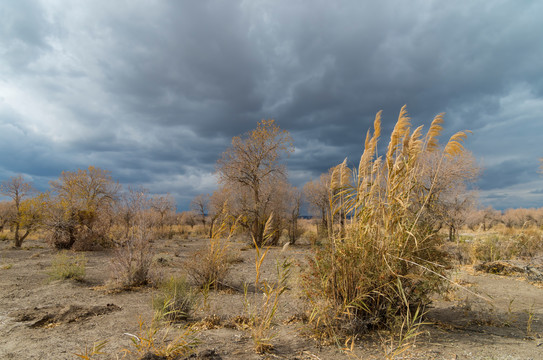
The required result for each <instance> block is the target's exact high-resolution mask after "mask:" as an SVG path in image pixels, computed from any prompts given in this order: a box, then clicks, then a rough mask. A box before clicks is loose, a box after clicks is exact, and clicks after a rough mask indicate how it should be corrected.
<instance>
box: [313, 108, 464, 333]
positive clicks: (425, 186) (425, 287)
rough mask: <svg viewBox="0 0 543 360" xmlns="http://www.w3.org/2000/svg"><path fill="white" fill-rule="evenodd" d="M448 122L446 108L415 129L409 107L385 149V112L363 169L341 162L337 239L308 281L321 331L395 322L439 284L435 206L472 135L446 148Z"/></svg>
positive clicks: (335, 200) (335, 185)
mask: <svg viewBox="0 0 543 360" xmlns="http://www.w3.org/2000/svg"><path fill="white" fill-rule="evenodd" d="M441 123H442V116H441V115H438V116H437V117H436V118H435V119H434V121H433V122H432V124H431V126H430V129H429V131H428V133H427V134H426V136H424V137H423V136H422V130H421V127H419V128H417V129H416V130H415V131H413V132H412V133H411V132H410V120H409V118H408V117H407V114H406V110H405V107H404V108H402V110H401V112H400V117H399V119H398V122H397V124H396V126H395V128H394V130H393V132H392V135H391V139H390V143H389V145H388V148H387V152H386V155H384V157H382V156H379V157H378V156H377V141H378V138H379V136H380V113H378V114H377V117H376V119H375V124H374V133H373V135H371V133H370V132H368V136H367V137H366V142H365V147H364V153H363V155H362V157H361V159H360V163H359V166H358V169H357V170H352V171H351V170H350V169H348V168H347V165H346V161H344V162H343V164H341V165H338V166H337V167H336V168H334V169H333V172H332V179H331V185H330V189H329V191H330V193H331V196H330V209H331V211H330V213H331V214H332V216H331V219H330V221H331V224H329V225H330V229H331V232H330V234H329V241H328V243H327V244H326V245H325V246H323V247H322V248H320V249H317V250H316V253H315V256H314V257H313V258H312V259H311V260H310V267H309V272H308V274H307V275H306V281H305V283H306V285H307V287H306V289H307V294H308V297H309V299H310V301H311V302H312V304H313V305H314V311H313V317H312V320H313V321H314V323H315V324H316V328H317V331H318V335H319V336H324V337H326V336H333V337H335V336H336V334H337V333H338V331H341V332H350V333H358V332H360V331H363V330H367V329H371V328H375V327H380V326H386V325H390V324H391V323H393V322H394V321H395V320H396V319H397V317H398V316H402V314H403V316H405V312H406V311H410V309H421V308H422V307H424V305H425V304H427V303H428V302H429V295H430V294H431V293H432V292H434V291H437V290H439V288H440V286H441V284H442V281H443V279H444V276H443V274H444V266H443V265H444V264H445V263H446V258H445V256H444V254H443V253H442V252H441V251H440V250H439V247H440V245H441V244H442V242H443V240H442V238H440V237H439V236H437V234H436V231H435V226H434V225H435V224H434V223H433V222H432V219H435V218H436V217H435V216H433V215H434V214H432V209H434V208H437V206H436V203H437V202H439V200H440V196H441V194H440V191H442V190H440V189H446V186H437V185H436V184H438V183H440V182H441V185H442V182H443V181H451V180H452V179H450V178H445V179H444V178H443V177H444V175H443V173H442V169H443V168H444V165H443V164H444V163H446V162H447V161H449V159H450V158H452V157H457V156H460V155H461V153H462V151H463V148H462V145H461V143H460V141H462V140H463V138H464V137H465V133H462V132H461V133H457V134H456V135H454V136H453V137H452V138H451V139H450V140H449V142H448V143H447V145H446V146H445V148H444V149H443V150H440V148H439V146H438V144H437V136H438V135H439V133H440V132H441V129H442V128H441V126H440V124H441ZM455 161H456V158H455ZM351 174H353V175H352V177H351ZM456 176H459V177H460V178H459V179H454V180H461V179H462V176H463V175H462V174H461V173H460V174H457V175H456ZM398 288H401V289H402V294H401V296H400V293H399V292H398V291H397V289H398ZM405 303H408V304H410V306H408V307H406V306H403V304H405Z"/></svg>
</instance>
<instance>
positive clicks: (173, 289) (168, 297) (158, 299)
mask: <svg viewBox="0 0 543 360" xmlns="http://www.w3.org/2000/svg"><path fill="white" fill-rule="evenodd" d="M158 290H159V293H158V294H157V295H155V297H153V308H154V309H155V312H156V316H157V318H158V319H166V320H169V321H179V320H186V319H187V318H188V317H189V316H190V314H191V312H192V310H193V308H194V306H195V304H196V301H197V296H196V293H195V292H194V291H193V290H192V289H191V287H190V285H189V283H188V282H187V280H186V279H185V278H184V277H177V278H176V277H173V276H172V277H170V278H169V279H167V280H165V281H163V282H162V283H160V284H159V286H158Z"/></svg>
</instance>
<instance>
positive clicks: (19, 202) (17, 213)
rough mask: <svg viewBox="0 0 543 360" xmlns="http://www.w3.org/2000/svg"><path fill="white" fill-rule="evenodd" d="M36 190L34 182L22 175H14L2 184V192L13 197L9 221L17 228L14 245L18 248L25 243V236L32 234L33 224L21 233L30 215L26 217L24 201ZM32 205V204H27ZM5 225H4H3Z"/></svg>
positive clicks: (0, 186) (0, 189) (0, 190)
mask: <svg viewBox="0 0 543 360" xmlns="http://www.w3.org/2000/svg"><path fill="white" fill-rule="evenodd" d="M34 192H35V190H34V189H33V187H32V184H31V183H29V182H26V181H25V180H24V178H23V176H22V175H18V176H13V177H11V178H10V179H9V180H6V181H4V182H2V184H0V193H1V194H2V195H5V196H7V197H9V198H11V201H12V202H11V206H12V210H11V211H8V212H7V213H8V214H11V216H9V218H8V219H9V222H11V225H12V228H13V229H14V230H15V233H14V235H15V237H14V240H13V241H14V246H15V247H17V248H20V247H21V245H22V244H23V241H24V240H25V238H26V237H27V236H28V235H29V234H30V231H31V229H32V226H27V228H26V231H25V233H24V234H23V235H21V234H20V230H21V227H22V226H23V223H24V222H25V221H26V222H27V223H28V222H29V220H32V219H29V218H28V216H29V215H30V214H29V213H28V212H27V214H26V217H27V218H26V219H25V211H24V209H25V206H24V202H25V200H27V199H28V198H29V197H30V196H31V195H32V194H33V193H34ZM27 205H30V204H27ZM34 224H35V221H31V225H34ZM2 227H3V225H2Z"/></svg>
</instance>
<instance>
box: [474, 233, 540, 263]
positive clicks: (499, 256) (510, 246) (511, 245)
mask: <svg viewBox="0 0 543 360" xmlns="http://www.w3.org/2000/svg"><path fill="white" fill-rule="evenodd" d="M541 253H543V233H542V231H541V230H539V229H538V228H528V229H520V230H518V229H517V231H515V232H512V231H511V230H510V229H508V230H507V234H499V233H496V234H491V235H486V236H479V237H477V238H476V240H474V241H473V242H472V243H471V256H472V260H473V261H472V262H474V263H475V262H478V261H497V260H511V259H515V258H532V257H535V256H537V255H539V254H541Z"/></svg>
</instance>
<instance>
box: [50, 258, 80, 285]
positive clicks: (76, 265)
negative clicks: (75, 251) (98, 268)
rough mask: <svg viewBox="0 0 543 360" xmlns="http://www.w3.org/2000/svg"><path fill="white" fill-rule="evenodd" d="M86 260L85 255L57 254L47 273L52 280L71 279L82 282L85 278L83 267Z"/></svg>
mask: <svg viewBox="0 0 543 360" xmlns="http://www.w3.org/2000/svg"><path fill="white" fill-rule="evenodd" d="M86 265H87V259H86V258H85V255H70V254H69V253H68V252H66V251H62V252H60V253H58V254H57V255H56V256H55V258H54V259H53V261H52V262H51V267H50V269H49V271H48V274H49V277H50V278H51V279H53V280H65V279H72V280H77V281H82V280H83V278H84V277H85V266H86Z"/></svg>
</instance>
